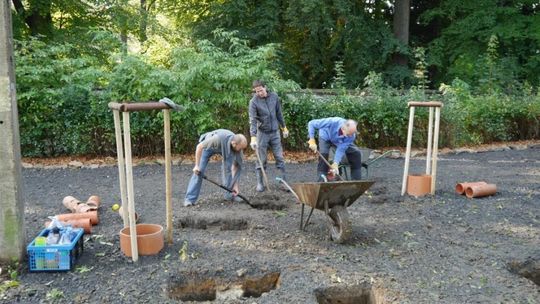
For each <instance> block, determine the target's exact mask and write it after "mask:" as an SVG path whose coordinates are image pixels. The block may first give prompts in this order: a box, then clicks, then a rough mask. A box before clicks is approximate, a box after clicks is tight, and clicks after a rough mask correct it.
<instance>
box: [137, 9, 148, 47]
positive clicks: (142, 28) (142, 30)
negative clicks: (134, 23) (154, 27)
mask: <svg viewBox="0 0 540 304" xmlns="http://www.w3.org/2000/svg"><path fill="white" fill-rule="evenodd" d="M139 12H140V17H141V20H140V21H139V41H140V42H141V43H144V42H145V41H146V40H147V39H148V37H147V35H146V26H147V23H148V9H147V7H146V0H141V4H140V7H139Z"/></svg>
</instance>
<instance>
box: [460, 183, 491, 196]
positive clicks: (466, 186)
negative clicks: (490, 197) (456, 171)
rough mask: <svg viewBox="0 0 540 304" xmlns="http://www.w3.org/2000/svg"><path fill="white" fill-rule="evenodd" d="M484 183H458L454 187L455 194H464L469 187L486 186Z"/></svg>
mask: <svg viewBox="0 0 540 304" xmlns="http://www.w3.org/2000/svg"><path fill="white" fill-rule="evenodd" d="M486 184H487V183H486V182H483V181H482V182H464V183H458V184H457V185H456V193H457V194H465V190H467V188H469V187H471V186H480V185H486Z"/></svg>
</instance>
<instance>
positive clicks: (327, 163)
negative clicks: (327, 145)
mask: <svg viewBox="0 0 540 304" xmlns="http://www.w3.org/2000/svg"><path fill="white" fill-rule="evenodd" d="M317 154H318V155H319V157H320V158H321V159H322V160H323V161H324V162H325V163H326V165H327V166H328V167H329V168H331V167H332V165H330V163H329V162H328V161H327V160H326V158H324V156H323V155H322V154H321V152H319V150H317ZM336 176H337V177H339V179H340V180H342V181H344V179H343V177H341V175H339V173H336Z"/></svg>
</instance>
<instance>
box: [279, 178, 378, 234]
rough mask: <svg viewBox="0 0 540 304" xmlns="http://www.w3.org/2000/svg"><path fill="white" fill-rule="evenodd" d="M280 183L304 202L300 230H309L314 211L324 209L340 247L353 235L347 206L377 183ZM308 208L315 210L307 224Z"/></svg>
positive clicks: (362, 181)
mask: <svg viewBox="0 0 540 304" xmlns="http://www.w3.org/2000/svg"><path fill="white" fill-rule="evenodd" d="M277 180H278V181H280V182H282V183H283V184H284V185H285V186H286V187H287V188H289V190H290V191H291V193H292V194H293V195H294V196H295V197H296V199H297V200H298V201H299V202H300V203H302V213H301V217H300V230H301V231H304V230H305V229H306V226H307V225H308V224H309V220H310V218H311V215H312V214H313V210H314V209H318V210H322V211H324V213H325V214H326V217H327V219H328V227H329V230H330V238H331V239H332V240H333V241H334V242H336V243H340V244H341V243H344V242H345V241H347V240H348V239H349V237H350V236H351V233H352V226H351V220H350V218H349V212H348V211H347V207H349V206H350V205H352V204H353V203H354V202H355V201H356V199H357V198H358V197H360V196H361V195H362V194H364V192H365V191H366V190H367V189H369V188H370V187H371V186H372V185H373V184H374V183H375V181H373V180H355V181H338V182H325V183H295V184H291V185H289V184H287V182H285V181H284V180H283V179H280V178H277ZM305 205H308V206H309V207H311V210H310V212H309V215H308V217H307V219H306V221H305V222H304V207H305Z"/></svg>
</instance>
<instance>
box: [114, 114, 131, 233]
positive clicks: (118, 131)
mask: <svg viewBox="0 0 540 304" xmlns="http://www.w3.org/2000/svg"><path fill="white" fill-rule="evenodd" d="M113 117H114V133H115V137H116V155H117V157H118V177H119V179H120V201H121V204H122V214H121V216H122V219H123V220H124V227H127V226H128V223H129V221H128V206H127V198H126V167H125V166H126V164H125V161H124V147H123V145H122V128H121V126H120V112H118V110H113Z"/></svg>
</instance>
